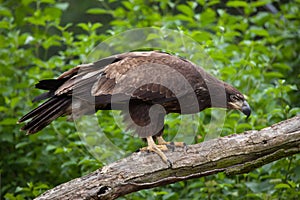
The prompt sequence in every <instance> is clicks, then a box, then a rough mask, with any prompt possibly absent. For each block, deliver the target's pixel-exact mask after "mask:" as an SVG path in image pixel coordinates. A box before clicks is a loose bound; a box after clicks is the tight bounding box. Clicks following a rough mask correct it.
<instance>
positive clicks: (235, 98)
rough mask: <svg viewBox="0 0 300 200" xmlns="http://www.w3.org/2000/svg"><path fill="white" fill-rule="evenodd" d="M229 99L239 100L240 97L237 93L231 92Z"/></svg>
mask: <svg viewBox="0 0 300 200" xmlns="http://www.w3.org/2000/svg"><path fill="white" fill-rule="evenodd" d="M230 100H231V101H233V102H234V101H238V100H240V98H239V97H238V96H237V95H235V94H232V95H230Z"/></svg>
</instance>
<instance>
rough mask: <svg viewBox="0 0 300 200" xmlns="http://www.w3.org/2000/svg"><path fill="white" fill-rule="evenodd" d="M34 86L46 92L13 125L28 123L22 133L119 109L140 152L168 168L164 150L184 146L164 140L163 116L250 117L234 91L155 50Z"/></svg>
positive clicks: (128, 54)
mask: <svg viewBox="0 0 300 200" xmlns="http://www.w3.org/2000/svg"><path fill="white" fill-rule="evenodd" d="M35 86H36V88H38V89H42V90H46V91H47V92H45V93H43V94H41V95H39V96H37V97H35V98H34V99H33V101H34V102H35V101H41V100H46V101H45V102H43V103H42V104H41V105H39V106H38V107H36V108H35V109H33V110H32V111H30V112H29V113H27V114H26V115H24V116H23V117H22V118H20V120H19V121H18V123H22V122H25V121H27V123H26V124H25V125H24V126H23V127H22V128H21V130H23V131H26V132H27V134H34V133H36V132H38V131H40V130H41V129H43V128H44V127H46V126H47V125H49V124H50V123H51V122H52V121H53V120H55V119H57V118H58V117H61V116H69V119H71V120H72V119H75V118H78V117H80V116H82V115H90V114H93V113H95V112H96V111H98V110H121V111H122V113H123V116H124V121H125V122H126V123H127V126H128V128H129V129H133V131H134V132H135V133H136V134H137V135H138V136H139V137H141V138H143V139H145V140H146V141H147V143H148V145H147V146H146V147H144V148H142V149H141V150H145V151H147V152H155V153H157V154H158V155H159V156H160V157H161V158H162V160H163V161H164V162H166V163H167V164H169V165H171V164H172V163H171V161H170V160H169V159H168V158H167V157H166V156H165V154H164V153H163V151H166V150H168V147H170V146H169V145H170V144H171V145H175V146H185V144H184V143H182V142H171V143H170V142H167V141H165V140H164V139H163V137H162V135H163V130H164V118H165V116H166V115H167V114H169V113H179V114H192V113H198V112H200V111H202V110H204V109H206V108H211V107H217V108H225V109H234V110H239V111H241V112H242V113H244V114H245V115H246V116H247V117H249V116H250V114H251V109H250V106H249V104H248V103H247V101H246V100H245V97H244V95H243V94H242V93H241V92H239V91H238V90H237V89H236V88H234V87H233V86H231V85H230V84H228V83H225V82H223V81H221V80H219V79H217V78H215V77H214V76H212V75H210V74H209V73H207V72H206V71H205V70H204V69H203V68H201V67H199V66H197V65H196V64H194V63H192V62H191V61H189V60H187V59H184V58H181V57H179V56H175V55H172V54H169V53H165V52H160V51H135V52H126V53H122V54H117V55H113V56H110V57H106V58H103V59H101V60H98V61H96V62H93V63H89V64H82V65H79V66H76V67H74V68H72V69H70V70H68V71H66V72H64V73H63V74H61V75H60V76H59V77H58V78H57V79H47V80H41V81H39V82H38V83H37V84H36V85H35ZM28 120H30V121H29V122H28Z"/></svg>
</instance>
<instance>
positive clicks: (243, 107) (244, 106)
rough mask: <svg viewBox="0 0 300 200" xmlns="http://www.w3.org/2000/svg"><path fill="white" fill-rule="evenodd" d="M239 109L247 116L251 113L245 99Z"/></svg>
mask: <svg viewBox="0 0 300 200" xmlns="http://www.w3.org/2000/svg"><path fill="white" fill-rule="evenodd" d="M241 111H242V112H243V113H244V114H245V115H246V116H247V118H248V117H249V116H250V115H251V108H250V106H249V104H248V103H247V101H244V102H243V105H242V108H241Z"/></svg>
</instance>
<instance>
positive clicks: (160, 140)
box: [156, 136, 187, 153]
mask: <svg viewBox="0 0 300 200" xmlns="http://www.w3.org/2000/svg"><path fill="white" fill-rule="evenodd" d="M156 139H157V143H158V144H159V145H167V146H171V148H172V149H173V150H174V148H175V147H183V148H184V152H185V153H186V151H187V145H186V143H185V142H167V141H165V140H164V138H163V137H162V136H158V137H157V138H156Z"/></svg>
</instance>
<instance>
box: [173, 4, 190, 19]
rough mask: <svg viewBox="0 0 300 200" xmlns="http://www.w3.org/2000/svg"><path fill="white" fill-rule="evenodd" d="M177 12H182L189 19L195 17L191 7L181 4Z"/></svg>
mask: <svg viewBox="0 0 300 200" xmlns="http://www.w3.org/2000/svg"><path fill="white" fill-rule="evenodd" d="M176 8H177V10H178V11H180V12H182V13H183V14H185V15H186V16H188V17H193V16H194V11H193V9H192V8H191V7H189V6H187V5H185V4H180V5H178V6H177V7H176Z"/></svg>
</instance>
